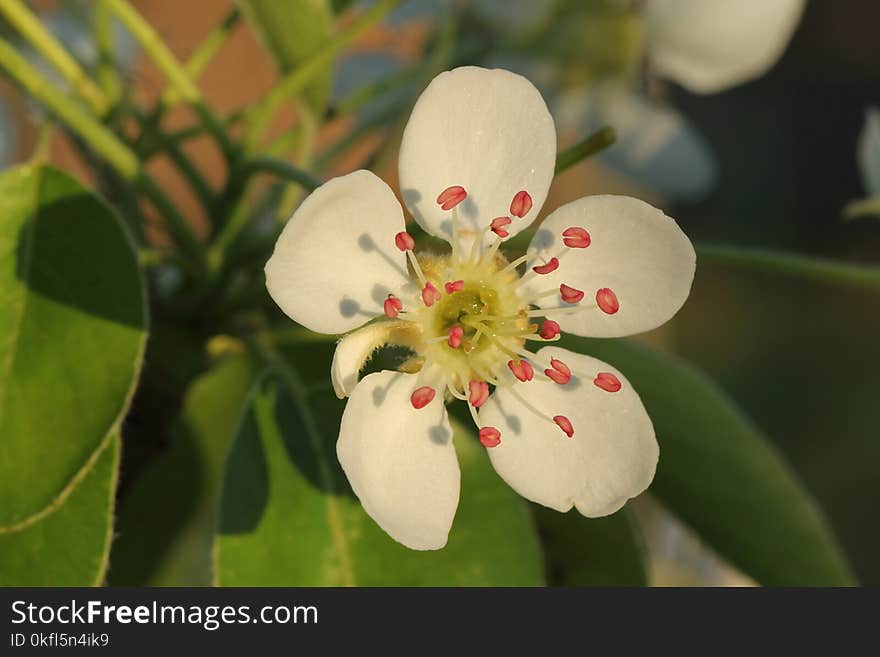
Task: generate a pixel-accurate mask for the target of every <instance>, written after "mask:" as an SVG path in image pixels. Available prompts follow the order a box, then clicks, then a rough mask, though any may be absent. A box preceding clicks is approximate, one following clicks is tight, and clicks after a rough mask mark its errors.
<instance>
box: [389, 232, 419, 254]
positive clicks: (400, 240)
mask: <svg viewBox="0 0 880 657" xmlns="http://www.w3.org/2000/svg"><path fill="white" fill-rule="evenodd" d="M394 243H395V244H396V245H397V248H398V249H400V250H401V251H412V250H413V249H414V248H416V241H415V240H414V239H413V236H412V235H410V234H409V233H407V232H406V231H405V230H402V231H400V232H399V233H397V235H395V236H394Z"/></svg>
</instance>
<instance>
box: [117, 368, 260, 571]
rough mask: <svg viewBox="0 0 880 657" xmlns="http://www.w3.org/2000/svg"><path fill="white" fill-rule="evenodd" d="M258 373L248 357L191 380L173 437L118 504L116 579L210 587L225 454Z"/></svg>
mask: <svg viewBox="0 0 880 657" xmlns="http://www.w3.org/2000/svg"><path fill="white" fill-rule="evenodd" d="M255 375H256V371H255V369H254V366H253V365H252V364H251V360H250V359H249V358H248V357H246V356H231V357H227V358H225V359H223V360H222V361H220V362H219V363H218V364H217V366H216V367H214V369H212V370H210V371H209V372H207V373H205V374H203V375H202V376H200V377H199V378H198V379H196V380H195V381H194V382H193V383H192V384H191V386H190V387H189V389H188V390H187V393H186V396H185V398H184V400H183V408H182V410H181V417H180V420H179V421H178V423H177V425H176V426H175V428H174V431H173V442H172V443H171V445H169V447H168V449H167V451H165V452H163V453H161V454H160V455H159V456H158V457H157V458H156V460H155V461H153V462H152V463H151V464H150V465H149V466H148V468H147V469H146V470H145V471H144V472H143V473H141V475H140V476H139V477H138V479H137V480H135V481H134V482H133V484H132V485H131V488H130V489H129V490H128V491H127V492H126V495H125V496H124V498H123V499H122V501H121V503H120V510H119V519H118V520H117V525H118V533H119V538H118V539H117V541H116V543H115V545H114V546H113V563H112V566H113V567H112V569H111V571H110V582H111V584H113V585H123V586H137V585H139V586H143V585H149V586H209V585H210V584H211V582H212V575H211V545H212V542H213V540H214V530H215V526H216V523H217V507H218V505H219V500H220V486H221V484H222V479H223V467H224V463H225V460H226V452H227V450H228V448H229V444H230V442H231V441H232V438H233V436H234V434H235V428H236V423H237V422H238V416H239V415H240V414H241V412H242V408H243V406H244V402H245V400H246V398H247V395H248V392H249V391H250V389H251V387H252V386H253V383H254V378H255ZM157 509H161V510H162V511H161V513H157Z"/></svg>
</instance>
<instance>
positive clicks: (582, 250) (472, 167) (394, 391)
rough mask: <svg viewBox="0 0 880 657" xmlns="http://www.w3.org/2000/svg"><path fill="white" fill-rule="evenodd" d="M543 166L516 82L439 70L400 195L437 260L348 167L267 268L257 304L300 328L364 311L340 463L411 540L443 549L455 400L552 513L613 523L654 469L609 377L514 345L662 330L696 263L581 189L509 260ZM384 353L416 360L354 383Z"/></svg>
mask: <svg viewBox="0 0 880 657" xmlns="http://www.w3.org/2000/svg"><path fill="white" fill-rule="evenodd" d="M555 157H556V135H555V130H554V127H553V121H552V119H551V117H550V114H549V112H548V111H547V107H546V105H545V104H544V101H543V99H542V98H541V95H540V94H539V93H538V91H537V89H535V87H534V86H533V85H532V84H531V83H530V82H529V81H528V80H526V79H525V78H523V77H520V76H519V75H516V74H513V73H510V72H508V71H504V70H487V69H482V68H475V67H465V68H458V69H455V70H453V71H450V72H447V73H443V74H441V75H439V76H438V77H437V78H435V79H434V81H433V82H431V84H430V85H429V86H428V88H427V89H426V90H425V91H424V93H423V94H422V96H421V97H420V99H419V101H418V102H417V104H416V106H415V108H414V109H413V113H412V116H411V117H410V120H409V123H408V124H407V127H406V130H405V132H404V135H403V142H402V144H401V152H400V185H401V191H402V196H403V199H404V201H405V203H406V206H407V208H408V209H409V211H410V212H411V213H412V215H413V217H414V218H415V220H416V221H417V222H418V223H419V225H421V226H422V228H424V229H425V230H426V231H427V232H428V233H430V234H432V235H435V236H437V237H441V238H443V239H445V240H447V241H448V242H449V243H450V244H451V247H452V249H451V253H448V254H443V255H440V254H430V253H421V252H420V253H418V254H416V252H415V251H414V246H415V244H414V240H413V238H412V237H411V236H410V235H409V234H408V233H406V232H405V228H404V217H403V212H402V210H401V208H400V205H399V204H398V202H397V199H396V198H395V196H394V193H393V192H392V191H391V189H389V187H388V186H387V185H386V184H385V183H383V182H382V181H381V180H379V178H377V177H376V176H375V175H373V174H372V173H370V172H368V171H356V172H354V173H352V174H349V175H347V176H342V177H340V178H336V179H333V180H331V181H329V182H327V183H326V184H324V185H322V186H321V187H320V188H318V189H317V190H315V192H313V193H312V194H311V195H310V196H309V197H308V198H307V199H306V200H305V201H304V202H303V204H302V205H301V206H300V208H299V209H298V210H297V211H296V212H295V213H294V215H293V217H291V219H290V221H289V222H288V224H287V226H285V228H284V231H283V233H282V234H281V237H280V238H279V240H278V243H277V245H276V247H275V252H274V253H273V255H272V257H271V259H270V260H269V262H268V263H267V265H266V282H267V286H268V289H269V292H270V294H271V295H272V298H273V299H274V300H275V301H276V303H278V305H279V306H280V307H281V308H282V310H284V312H285V313H286V314H287V315H289V316H290V317H291V318H292V319H294V320H296V321H297V322H299V323H300V324H302V325H303V326H306V327H307V328H310V329H312V330H314V331H318V332H322V333H344V332H346V331H351V330H352V329H355V328H357V327H359V326H361V325H363V324H365V323H366V322H368V321H370V320H374V319H376V321H373V322H371V323H369V324H367V325H366V326H364V327H363V328H361V329H359V330H357V331H354V332H352V333H349V334H348V335H346V336H345V337H344V338H342V340H341V341H340V342H339V344H338V346H337V349H336V354H335V356H334V359H333V364H332V368H331V375H332V379H333V385H334V388H335V390H336V392H337V394H338V395H339V396H340V397H345V396H349V397H350V399H349V401H348V404H347V406H346V408H345V413H344V415H343V418H342V426H341V428H340V433H339V441H338V443H337V455H338V457H339V461H340V463H341V464H342V467H343V469H344V470H345V473H346V475H347V476H348V479H349V481H350V483H351V486H352V488H353V489H354V492H355V493H356V494H357V496H358V497H359V498H360V500H361V502H362V504H363V506H364V509H365V510H366V511H367V513H369V514H370V516H372V518H373V519H374V520H375V521H376V522H377V523H378V524H379V525H380V526H381V527H382V528H383V529H384V530H385V531H387V532H388V533H389V534H390V535H391V536H392V537H393V538H394V539H396V540H397V541H399V542H401V543H403V544H404V545H407V546H409V547H410V548H414V549H422V550H428V549H438V548H441V547H443V546H444V545H445V544H446V540H447V535H448V533H449V529H450V527H451V525H452V520H453V517H454V515H455V510H456V507H457V506H458V496H459V468H458V463H457V460H456V456H455V451H454V448H453V445H452V431H451V428H450V425H449V421H448V418H447V415H446V408H445V403H446V401H447V400H452V399H455V398H457V399H460V400H462V401H463V402H464V403H466V404H467V405H468V408H469V409H470V411H471V415H472V417H473V419H474V422H475V423H476V425H477V427H478V428H479V436H480V441H481V442H482V444H483V445H485V446H486V447H487V448H489V456H490V458H491V461H492V464H493V466H494V467H495V469H496V471H497V472H498V473H499V474H500V475H501V477H502V478H504V480H505V481H507V482H508V483H509V484H510V485H511V486H512V487H513V488H514V489H515V490H517V491H518V492H519V493H521V494H522V495H523V496H525V497H527V498H528V499H530V500H533V501H535V502H538V503H540V504H543V505H546V506H549V507H552V508H554V509H558V510H559V511H567V510H569V509H570V508H571V507H572V506H575V507H577V509H578V510H579V511H580V512H581V513H582V514H584V515H586V516H601V515H606V514H609V513H612V512H614V511H616V510H617V509H619V508H620V507H621V506H623V504H624V503H625V502H626V500H627V499H629V498H631V497H633V496H635V495H638V494H639V493H640V492H642V491H643V490H644V489H645V488H646V487H647V486H648V485H649V484H650V482H651V480H652V478H653V476H654V470H655V467H656V463H657V456H658V447H657V443H656V441H655V439H654V430H653V427H652V425H651V421H650V419H649V418H648V415H647V413H646V412H645V409H644V407H643V406H642V403H641V401H640V400H639V397H638V395H637V394H636V393H635V391H634V390H632V388H631V387H630V386H629V384H628V382H627V381H626V379H625V378H624V376H623V375H622V374H621V373H620V372H619V371H617V370H616V369H614V368H613V367H611V366H610V365H606V364H605V363H602V362H601V361H598V360H596V359H594V358H590V357H589V356H584V355H581V354H577V353H572V352H570V351H566V350H564V349H560V348H557V347H553V346H542V348H540V349H539V350H538V351H537V352H532V351H529V350H528V349H526V346H527V345H528V344H530V343H534V342H538V343H541V342H553V341H555V340H557V339H558V336H559V333H560V331H563V330H564V331H570V332H571V333H574V334H576V335H584V336H603V337H613V336H622V335H629V334H632V333H637V332H641V331H646V330H649V329H652V328H654V327H656V326H658V325H660V324H662V323H664V322H665V321H666V320H668V319H669V318H670V317H672V315H673V314H675V312H676V311H677V310H678V309H679V308H680V307H681V305H682V304H683V303H684V300H685V299H686V297H687V295H688V293H689V291H690V286H691V282H692V279H693V275H694V266H695V256H694V251H693V248H692V246H691V244H690V242H689V241H688V239H687V237H685V235H684V234H683V233H682V232H681V230H680V229H679V228H678V226H677V225H676V223H675V221H673V220H672V219H670V218H669V217H667V216H666V215H664V214H663V213H662V212H661V211H659V210H657V209H655V208H653V207H651V206H649V205H647V204H646V203H643V202H641V201H638V200H636V199H632V198H626V197H620V196H593V197H588V198H582V199H580V200H578V201H575V202H573V203H569V204H567V205H564V206H562V207H561V208H559V209H557V210H556V211H555V212H553V213H552V214H550V216H548V217H547V219H546V220H545V221H544V223H543V225H542V227H541V228H540V230H538V232H537V233H536V235H535V236H534V238H533V240H532V242H531V245H530V247H529V249H528V252H527V254H526V255H525V256H523V257H522V258H519V259H517V260H514V261H513V262H508V261H507V260H506V259H505V258H504V257H503V256H502V255H501V253H500V251H499V247H500V246H501V244H502V243H503V241H504V240H505V239H506V238H508V237H509V236H512V235H514V234H515V233H517V232H519V231H521V230H523V229H524V228H526V227H527V226H528V225H529V224H531V223H532V221H533V220H534V219H535V217H536V216H537V214H538V211H539V210H540V207H541V205H542V204H543V202H544V200H545V198H546V197H547V192H548V190H549V188H550V183H551V181H552V179H553V171H554V163H555ZM377 318H378V319H377ZM540 318H544V319H543V321H542V320H541V319H540ZM382 344H396V345H403V346H405V347H407V348H409V349H410V350H411V351H412V354H413V355H412V358H410V359H409V360H408V361H407V362H406V363H404V364H403V366H402V367H401V371H399V372H391V371H382V372H377V373H374V374H370V375H368V376H366V377H365V378H364V379H362V380H361V381H360V382H358V374H359V371H360V370H361V368H362V367H363V365H364V363H365V362H366V360H367V359H368V358H369V357H370V355H371V354H372V352H373V351H374V350H375V349H376V348H377V347H378V346H380V345H382ZM490 387H492V388H494V392H492V393H491V394H490Z"/></svg>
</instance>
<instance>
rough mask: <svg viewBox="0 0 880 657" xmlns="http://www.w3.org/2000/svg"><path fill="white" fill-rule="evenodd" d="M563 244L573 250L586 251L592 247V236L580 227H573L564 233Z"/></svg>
mask: <svg viewBox="0 0 880 657" xmlns="http://www.w3.org/2000/svg"><path fill="white" fill-rule="evenodd" d="M562 242H563V244H565V246H567V247H569V248H572V249H586V248H587V247H588V246H590V242H591V240H590V234H589V233H588V232H587V231H586V230H585V229H583V228H581V227H580V226H573V227H572V228H566V229H565V230H564V231H562Z"/></svg>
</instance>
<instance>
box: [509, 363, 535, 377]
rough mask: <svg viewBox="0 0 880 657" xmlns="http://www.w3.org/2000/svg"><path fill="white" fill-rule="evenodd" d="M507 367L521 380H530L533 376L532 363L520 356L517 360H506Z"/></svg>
mask: <svg viewBox="0 0 880 657" xmlns="http://www.w3.org/2000/svg"><path fill="white" fill-rule="evenodd" d="M507 367H509V368H510V371H511V372H513V375H514V376H515V377H516V378H517V379H519V380H520V381H522V382H526V381H531V380H532V378H534V376H535V370H534V369H532V364H531V363H529V361H527V360H523V359H522V358H520V359H518V360H509V361H507Z"/></svg>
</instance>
